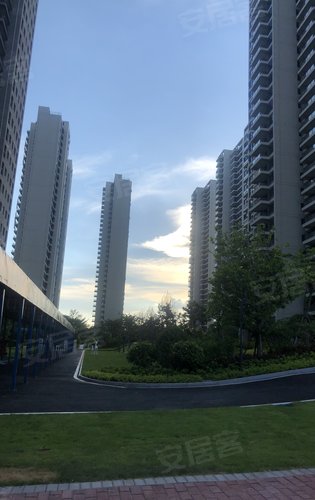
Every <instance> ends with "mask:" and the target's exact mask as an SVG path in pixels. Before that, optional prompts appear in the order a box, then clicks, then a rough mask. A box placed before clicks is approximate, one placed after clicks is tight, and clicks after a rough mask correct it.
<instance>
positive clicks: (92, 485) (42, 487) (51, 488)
mask: <svg viewBox="0 0 315 500" xmlns="http://www.w3.org/2000/svg"><path fill="white" fill-rule="evenodd" d="M313 475H315V468H312V469H291V470H284V471H265V472H250V473H236V474H211V475H198V476H189V475H187V476H164V477H155V478H152V477H150V478H147V479H118V480H108V481H93V482H84V483H70V484H69V483H59V484H37V485H26V486H7V487H4V488H0V497H5V496H6V495H18V494H23V493H24V494H26V493H27V494H32V493H39V492H41V493H48V492H60V491H75V490H85V489H96V490H97V489H101V488H117V487H118V488H119V487H124V486H154V485H165V484H178V483H217V482H221V481H225V482H229V481H249V480H257V479H275V478H282V477H292V476H313Z"/></svg>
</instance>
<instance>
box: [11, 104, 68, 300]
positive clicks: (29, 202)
mask: <svg viewBox="0 0 315 500" xmlns="http://www.w3.org/2000/svg"><path fill="white" fill-rule="evenodd" d="M69 142H70V132H69V123H68V122H65V121H63V120H62V117H61V116H60V115H59V114H53V113H51V112H50V110H49V108H46V107H40V108H39V110H38V116H37V121H36V122H35V123H32V124H31V128H30V130H29V132H28V135H27V139H26V144H25V156H24V161H23V171H22V180H21V188H20V196H19V199H18V203H17V210H16V216H15V229H14V232H15V236H14V251H13V255H14V260H15V262H16V263H17V264H18V265H19V266H20V267H21V268H22V269H23V271H24V272H25V273H26V274H27V275H28V276H29V277H30V278H31V280H32V281H34V283H35V284H36V285H37V286H38V287H39V288H40V289H41V290H42V291H43V292H44V293H45V295H47V297H48V298H49V299H50V300H51V301H52V302H53V303H54V304H55V305H56V306H57V307H58V305H59V295H60V287H61V279H62V270H63V259H64V251H65V242H66V232H67V221H68V211H69V200H70V189H71V179H72V162H71V160H69V159H68V154H69Z"/></svg>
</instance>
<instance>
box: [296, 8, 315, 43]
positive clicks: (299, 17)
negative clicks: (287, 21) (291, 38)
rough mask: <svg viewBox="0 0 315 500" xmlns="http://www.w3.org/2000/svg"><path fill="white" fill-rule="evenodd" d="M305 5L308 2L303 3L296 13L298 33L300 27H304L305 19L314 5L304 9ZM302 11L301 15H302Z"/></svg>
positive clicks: (308, 16)
mask: <svg viewBox="0 0 315 500" xmlns="http://www.w3.org/2000/svg"><path fill="white" fill-rule="evenodd" d="M306 5H309V4H304V6H303V8H302V10H300V11H299V12H298V14H297V20H298V29H297V33H298V35H300V33H301V31H302V28H304V26H305V23H306V21H307V20H308V19H309V18H310V15H311V13H312V11H313V10H314V7H312V6H311V7H310V8H309V9H308V10H305V7H306ZM302 13H303V16H302Z"/></svg>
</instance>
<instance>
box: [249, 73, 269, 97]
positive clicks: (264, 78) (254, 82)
mask: <svg viewBox="0 0 315 500" xmlns="http://www.w3.org/2000/svg"><path fill="white" fill-rule="evenodd" d="M271 83H272V71H271V70H270V71H269V73H259V74H258V75H257V76H256V77H255V78H254V79H252V75H251V74H250V83H249V86H250V90H251V92H253V93H254V92H255V90H256V89H257V87H265V88H268V87H270V85H271Z"/></svg>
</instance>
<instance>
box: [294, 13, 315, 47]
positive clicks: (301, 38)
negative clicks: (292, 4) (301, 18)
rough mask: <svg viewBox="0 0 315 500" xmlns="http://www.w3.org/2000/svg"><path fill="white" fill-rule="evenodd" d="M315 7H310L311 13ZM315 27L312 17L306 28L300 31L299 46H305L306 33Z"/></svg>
mask: <svg viewBox="0 0 315 500" xmlns="http://www.w3.org/2000/svg"><path fill="white" fill-rule="evenodd" d="M312 11H313V9H310V10H309V11H308V12H309V13H311V12H312ZM313 27H314V20H313V19H311V20H310V21H309V23H308V25H307V26H306V28H305V30H304V31H303V32H300V38H299V40H298V48H300V47H302V46H303V43H304V40H305V38H306V35H307V34H308V33H309V32H310V30H311V29H312V28H313Z"/></svg>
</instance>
